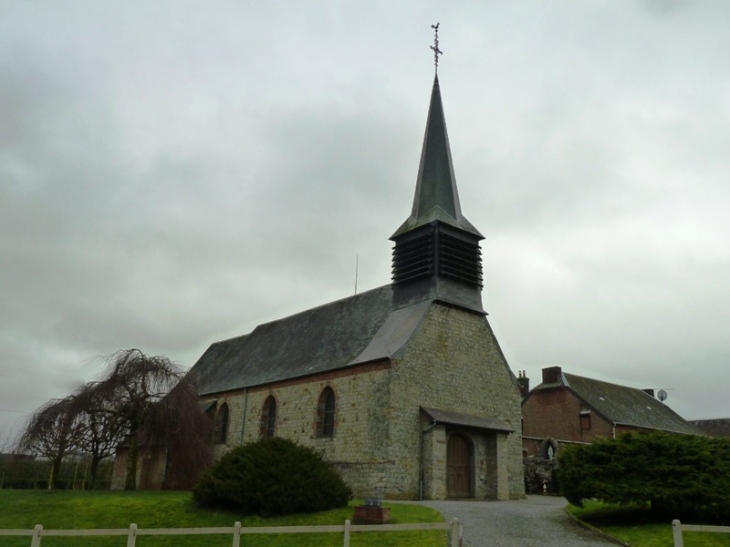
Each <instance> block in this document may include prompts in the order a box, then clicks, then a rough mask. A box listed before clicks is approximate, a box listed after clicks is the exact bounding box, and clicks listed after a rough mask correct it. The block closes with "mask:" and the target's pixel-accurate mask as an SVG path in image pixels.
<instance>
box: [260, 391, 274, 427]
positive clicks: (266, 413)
mask: <svg viewBox="0 0 730 547" xmlns="http://www.w3.org/2000/svg"><path fill="white" fill-rule="evenodd" d="M275 431H276V399H274V396H273V395H269V396H268V397H267V398H266V400H265V401H264V408H263V409H262V410H261V426H260V427H259V436H260V437H273V436H274V433H275Z"/></svg>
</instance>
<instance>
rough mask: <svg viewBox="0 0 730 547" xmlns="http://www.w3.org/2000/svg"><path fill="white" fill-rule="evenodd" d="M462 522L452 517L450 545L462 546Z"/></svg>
mask: <svg viewBox="0 0 730 547" xmlns="http://www.w3.org/2000/svg"><path fill="white" fill-rule="evenodd" d="M461 532H462V528H461V523H460V522H459V519H457V518H456V517H454V518H453V519H451V546H450V547H461Z"/></svg>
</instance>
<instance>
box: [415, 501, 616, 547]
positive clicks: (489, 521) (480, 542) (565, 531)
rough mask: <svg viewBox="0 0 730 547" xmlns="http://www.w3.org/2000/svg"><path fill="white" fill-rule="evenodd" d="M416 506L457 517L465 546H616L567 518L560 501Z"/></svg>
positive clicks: (438, 503)
mask: <svg viewBox="0 0 730 547" xmlns="http://www.w3.org/2000/svg"><path fill="white" fill-rule="evenodd" d="M418 503H422V504H423V505H426V506H428V507H433V508H434V509H436V510H438V511H440V512H441V514H443V515H444V517H445V518H446V519H447V520H450V519H451V518H453V517H458V518H459V520H460V521H461V522H462V523H463V526H464V535H463V545H464V547H513V546H514V547H533V546H534V547H580V546H585V545H591V546H604V547H607V546H612V547H616V543H613V542H612V541H610V540H608V539H606V538H605V537H603V536H602V535H600V534H598V533H597V532H594V531H593V530H590V529H588V528H585V527H583V526H581V525H580V524H578V523H576V522H575V521H574V520H573V519H572V518H571V517H570V516H569V515H567V514H566V513H565V510H564V507H565V506H566V504H567V502H566V501H565V500H564V499H563V498H558V497H552V496H528V497H527V499H525V500H518V501H424V502H418Z"/></svg>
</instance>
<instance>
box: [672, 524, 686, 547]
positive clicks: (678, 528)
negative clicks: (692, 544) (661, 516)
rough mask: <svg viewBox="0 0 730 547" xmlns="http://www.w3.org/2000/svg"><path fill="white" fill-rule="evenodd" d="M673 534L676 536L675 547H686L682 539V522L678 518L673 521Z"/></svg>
mask: <svg viewBox="0 0 730 547" xmlns="http://www.w3.org/2000/svg"><path fill="white" fill-rule="evenodd" d="M672 536H673V537H674V547H684V540H683V539H682V523H681V522H679V521H678V520H677V519H674V520H673V521H672Z"/></svg>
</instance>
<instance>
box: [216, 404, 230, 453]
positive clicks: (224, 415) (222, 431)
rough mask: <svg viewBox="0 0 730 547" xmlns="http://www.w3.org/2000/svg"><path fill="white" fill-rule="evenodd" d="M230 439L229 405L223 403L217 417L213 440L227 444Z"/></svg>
mask: <svg viewBox="0 0 730 547" xmlns="http://www.w3.org/2000/svg"><path fill="white" fill-rule="evenodd" d="M227 439H228V405H227V404H226V403H223V404H222V405H221V406H220V408H219V409H218V414H217V415H216V417H215V433H214V437H213V440H214V442H215V443H216V444H225V443H226V440H227Z"/></svg>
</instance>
